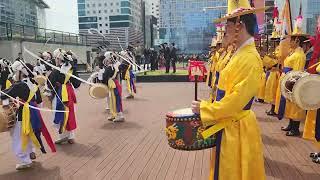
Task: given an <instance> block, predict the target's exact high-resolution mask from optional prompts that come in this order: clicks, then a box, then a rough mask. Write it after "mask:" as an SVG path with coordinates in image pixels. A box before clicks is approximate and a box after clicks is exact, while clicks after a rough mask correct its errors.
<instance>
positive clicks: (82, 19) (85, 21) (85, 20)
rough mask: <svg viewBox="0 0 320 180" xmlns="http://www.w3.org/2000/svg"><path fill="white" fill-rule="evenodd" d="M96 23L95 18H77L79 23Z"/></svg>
mask: <svg viewBox="0 0 320 180" xmlns="http://www.w3.org/2000/svg"><path fill="white" fill-rule="evenodd" d="M87 22H97V17H79V23H87Z"/></svg>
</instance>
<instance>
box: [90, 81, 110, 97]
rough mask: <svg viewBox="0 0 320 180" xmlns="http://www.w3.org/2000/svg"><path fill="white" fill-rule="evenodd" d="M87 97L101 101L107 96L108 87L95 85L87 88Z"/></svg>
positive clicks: (99, 84)
mask: <svg viewBox="0 0 320 180" xmlns="http://www.w3.org/2000/svg"><path fill="white" fill-rule="evenodd" d="M89 95H90V96H91V97H92V98H94V99H103V98H106V97H107V96H108V95H109V91H108V87H107V86H106V85H104V84H101V83H97V84H94V85H93V86H91V87H90V88H89Z"/></svg>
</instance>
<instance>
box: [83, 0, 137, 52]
mask: <svg viewBox="0 0 320 180" xmlns="http://www.w3.org/2000/svg"><path fill="white" fill-rule="evenodd" d="M141 8H142V1H141V0H78V17H79V32H80V34H88V30H89V29H91V28H93V29H97V30H98V31H99V32H100V33H102V34H104V36H105V37H106V38H102V37H101V36H99V35H97V34H95V35H92V36H89V42H90V43H91V45H93V46H99V44H103V42H101V41H105V42H106V43H104V44H107V45H108V49H110V50H120V49H121V47H122V48H124V47H126V46H128V45H129V44H131V45H134V46H136V45H137V44H143V26H142V21H143V18H142V11H141Z"/></svg>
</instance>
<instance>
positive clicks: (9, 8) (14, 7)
mask: <svg viewBox="0 0 320 180" xmlns="http://www.w3.org/2000/svg"><path fill="white" fill-rule="evenodd" d="M46 8H49V6H48V5H47V4H46V3H45V2H44V1H43V0H18V1H17V0H15V1H12V0H11V1H10V0H1V1H0V21H1V22H5V23H15V24H20V25H29V26H38V27H42V28H44V27H45V9H46Z"/></svg>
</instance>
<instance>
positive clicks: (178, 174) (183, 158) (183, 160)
mask: <svg viewBox="0 0 320 180" xmlns="http://www.w3.org/2000/svg"><path fill="white" fill-rule="evenodd" d="M189 156H190V153H189V152H182V155H181V158H180V161H179V165H178V169H177V171H176V174H175V176H174V179H176V180H181V179H183V176H184V173H185V171H186V167H187V163H188V159H189Z"/></svg>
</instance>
